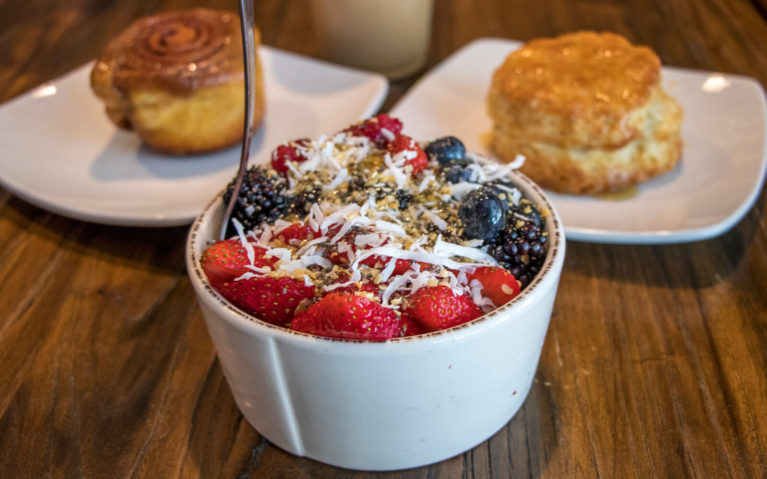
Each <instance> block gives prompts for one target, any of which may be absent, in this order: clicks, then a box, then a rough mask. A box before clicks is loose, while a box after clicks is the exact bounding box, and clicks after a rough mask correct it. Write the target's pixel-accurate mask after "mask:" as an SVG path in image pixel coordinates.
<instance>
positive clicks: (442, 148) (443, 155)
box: [426, 136, 466, 165]
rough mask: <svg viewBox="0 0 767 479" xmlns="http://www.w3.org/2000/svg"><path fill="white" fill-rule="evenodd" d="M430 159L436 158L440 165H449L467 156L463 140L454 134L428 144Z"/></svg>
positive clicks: (427, 151)
mask: <svg viewBox="0 0 767 479" xmlns="http://www.w3.org/2000/svg"><path fill="white" fill-rule="evenodd" d="M426 154H427V155H429V159H431V160H436V161H438V162H439V164H440V165H448V164H450V163H453V162H454V161H458V160H462V159H464V158H465V157H466V147H465V146H463V143H462V142H461V140H459V139H458V138H456V137H454V136H445V137H443V138H438V139H436V140H434V141H432V142H431V143H429V144H428V145H426Z"/></svg>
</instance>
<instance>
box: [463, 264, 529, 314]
mask: <svg viewBox="0 0 767 479" xmlns="http://www.w3.org/2000/svg"><path fill="white" fill-rule="evenodd" d="M467 278H468V279H469V282H471V281H472V280H474V279H476V280H477V281H479V282H480V283H481V284H482V294H483V295H484V296H487V297H488V298H490V300H491V301H492V302H493V304H494V305H495V306H496V307H498V306H501V305H502V304H506V303H508V302H509V301H511V299H512V298H514V297H515V296H516V295H518V294H519V290H520V286H519V281H517V279H516V278H515V277H514V275H513V274H511V273H509V272H508V271H506V270H505V269H503V268H498V267H495V266H483V267H479V268H477V269H476V270H475V271H474V272H473V273H471V274H469V275H467Z"/></svg>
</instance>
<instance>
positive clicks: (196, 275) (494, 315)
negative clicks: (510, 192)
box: [184, 170, 566, 350]
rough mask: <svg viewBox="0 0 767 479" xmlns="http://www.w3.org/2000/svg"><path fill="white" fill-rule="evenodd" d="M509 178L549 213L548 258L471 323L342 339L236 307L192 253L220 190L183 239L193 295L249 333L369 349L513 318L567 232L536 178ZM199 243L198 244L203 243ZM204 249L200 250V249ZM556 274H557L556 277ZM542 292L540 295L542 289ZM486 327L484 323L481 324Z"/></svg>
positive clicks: (554, 267) (557, 262) (549, 268)
mask: <svg viewBox="0 0 767 479" xmlns="http://www.w3.org/2000/svg"><path fill="white" fill-rule="evenodd" d="M509 179H511V180H512V182H513V183H514V184H515V185H516V186H518V187H520V189H521V190H523V192H524V193H525V194H526V196H527V197H528V198H530V196H532V197H533V198H530V199H532V200H533V201H535V202H536V204H538V205H544V206H545V208H546V209H547V210H548V215H547V216H546V217H545V221H546V228H547V230H548V233H549V244H548V246H547V249H546V259H545V260H544V262H543V265H542V266H541V271H540V272H539V273H538V274H537V275H536V276H535V278H534V279H533V281H532V282H530V284H528V285H527V286H526V287H525V289H524V290H523V291H522V292H521V293H520V294H518V295H517V296H516V297H514V298H513V299H512V300H511V301H509V302H507V303H506V304H504V305H502V306H500V307H498V308H496V309H494V310H493V311H491V312H489V313H486V314H484V315H482V316H480V317H479V318H476V319H474V320H472V321H469V322H467V323H464V324H460V325H457V326H453V327H451V328H447V329H442V330H439V331H433V332H428V333H423V334H419V335H414V336H406V337H402V338H391V339H387V340H385V341H369V340H364V339H346V338H329V337H324V336H317V335H314V334H309V333H304V332H300V331H293V330H291V329H288V328H285V327H282V326H277V325H274V324H271V323H268V322H266V321H263V320H261V319H258V318H257V317H255V316H253V315H251V314H248V313H246V312H245V311H242V310H241V309H239V308H238V307H237V306H235V305H234V304H232V303H231V302H229V300H227V299H226V298H224V296H223V295H221V294H220V293H219V292H218V291H216V290H215V289H213V287H212V286H210V284H209V283H208V282H207V279H206V278H205V273H204V272H203V271H202V267H201V265H200V257H199V255H198V254H197V253H196V251H195V246H196V245H197V244H198V243H199V242H200V241H207V240H205V239H201V238H200V230H201V229H202V227H203V225H204V224H206V223H207V222H208V221H211V217H212V216H214V213H215V212H216V208H217V207H218V208H223V201H222V197H223V193H224V190H221V191H220V192H219V193H218V194H216V196H214V197H213V199H212V200H211V201H210V202H209V203H208V204H207V205H206V206H205V208H203V210H202V212H201V213H200V214H199V215H198V216H197V218H195V220H194V222H193V223H192V226H191V227H190V229H189V233H188V235H187V241H186V246H185V253H184V256H185V259H186V264H187V273H188V275H189V277H190V279H191V282H192V285H193V287H194V289H195V292H196V293H197V296H198V300H199V301H206V302H208V303H209V304H210V305H211V306H215V307H216V312H217V313H218V314H217V315H218V316H219V317H220V318H221V319H223V320H225V321H227V322H229V323H231V324H232V325H233V326H235V327H237V328H238V329H241V330H244V331H247V332H248V333H249V334H268V335H271V336H276V338H277V339H283V340H286V341H293V342H296V341H297V342H306V343H307V345H320V346H322V345H330V344H339V345H340V344H345V345H347V346H349V347H356V345H364V347H365V348H369V349H370V350H373V349H377V348H379V347H386V348H392V347H395V345H404V344H426V343H432V344H434V343H439V342H443V341H452V340H457V339H459V338H461V337H464V336H468V335H473V334H476V333H478V332H479V331H480V330H482V329H484V326H488V325H491V324H493V323H496V322H498V321H501V320H504V319H508V318H509V317H512V316H513V314H511V313H513V312H514V311H521V310H524V309H526V308H527V307H529V305H530V304H531V303H535V302H536V300H537V299H538V298H541V297H542V296H540V294H539V295H536V293H538V292H540V291H543V290H544V288H545V286H546V285H545V284H544V283H549V282H551V281H557V282H558V277H559V274H560V273H558V272H559V271H561V267H562V265H563V263H564V255H565V244H566V243H565V232H564V228H563V226H562V220H561V218H560V217H559V214H558V212H557V210H556V208H554V205H553V204H552V202H551V201H550V199H549V198H548V197H547V196H546V194H545V193H544V192H543V190H542V189H541V187H540V186H538V185H537V184H536V183H535V182H534V181H532V180H531V179H530V178H528V177H527V176H525V175H524V174H523V173H521V172H520V171H518V170H514V171H512V172H510V173H509ZM201 246H202V245H201ZM203 250H204V248H201V250H200V253H201V252H202V251H203ZM555 275H556V277H554V276H555ZM541 294H542V293H541ZM483 325H484V326H483Z"/></svg>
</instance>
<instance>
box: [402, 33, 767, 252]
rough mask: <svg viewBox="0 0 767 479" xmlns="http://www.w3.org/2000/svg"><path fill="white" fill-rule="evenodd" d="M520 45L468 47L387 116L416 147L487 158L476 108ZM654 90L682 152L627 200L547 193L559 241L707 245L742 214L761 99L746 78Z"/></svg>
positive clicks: (750, 199)
mask: <svg viewBox="0 0 767 479" xmlns="http://www.w3.org/2000/svg"><path fill="white" fill-rule="evenodd" d="M520 45H521V43H519V42H515V41H511V40H502V39H481V40H477V41H475V42H473V43H471V44H469V45H467V46H465V47H464V48H462V49H461V50H459V51H458V52H456V53H455V54H453V55H452V56H451V57H449V58H448V59H446V60H445V61H443V62H442V63H441V64H439V65H438V66H437V67H435V68H434V69H433V70H432V71H431V72H429V73H428V74H427V75H425V76H424V77H423V78H421V80H419V81H418V83H417V84H416V85H415V86H414V87H413V88H412V89H411V90H410V91H409V92H408V93H407V94H406V95H405V96H404V97H403V98H402V99H401V100H400V101H399V102H398V103H397V105H396V106H395V107H394V108H393V109H392V112H391V114H392V115H393V116H396V117H399V118H400V119H401V120H402V121H403V122H404V124H405V131H406V132H408V134H409V135H410V136H412V137H414V138H417V139H419V140H421V141H427V140H432V139H435V138H438V137H440V136H445V135H455V136H456V137H458V138H460V139H461V140H463V142H464V143H465V144H466V147H467V148H468V149H470V150H473V151H476V152H480V153H485V154H488V155H489V154H490V152H489V151H488V149H487V138H488V136H489V132H490V131H491V127H492V125H491V121H490V118H489V117H488V116H487V114H486V110H485V95H486V94H487V91H488V88H489V86H490V79H491V76H492V74H493V72H494V71H495V69H496V68H497V67H499V66H500V65H501V63H503V60H504V59H505V58H506V56H507V55H508V54H509V53H511V52H512V51H513V50H515V49H517V48H519V46H520ZM663 86H664V88H665V89H666V91H667V92H668V93H669V94H671V95H672V96H674V97H675V98H676V99H677V100H678V101H679V103H680V104H681V105H682V107H683V108H684V123H683V125H682V138H683V141H684V151H683V156H682V161H680V163H679V164H678V165H677V167H676V168H675V169H674V170H672V171H670V172H669V173H666V174H664V175H661V176H659V177H657V178H654V179H652V180H650V181H648V182H646V183H643V184H641V185H639V187H638V188H637V191H636V194H633V195H630V196H629V197H625V198H622V199H621V198H620V196H615V197H613V198H612V199H609V197H599V196H585V195H584V196H575V195H562V194H556V193H553V192H548V195H549V197H550V198H551V200H552V202H553V203H554V206H555V207H556V208H557V211H559V214H560V215H561V217H562V222H563V223H564V226H565V232H566V235H567V238H568V239H573V240H578V241H591V242H599V243H677V242H684V241H694V240H700V239H705V238H711V237H713V236H716V235H719V234H721V233H723V232H725V231H727V230H728V229H730V228H731V227H732V226H734V225H735V224H736V223H737V222H738V221H739V220H740V219H741V218H742V217H743V216H744V215H745V214H746V212H747V211H748V210H749V209H750V208H751V206H752V205H753V203H754V201H755V200H756V197H757V196H758V195H759V190H760V188H761V185H762V183H763V181H764V176H765V164H767V154H766V152H765V135H767V126H766V125H767V122H766V121H765V116H766V114H767V109H766V108H765V96H764V90H763V89H762V87H761V85H760V84H759V82H757V81H756V80H754V79H752V78H748V77H743V76H737V75H723V74H718V73H712V72H700V71H691V70H683V69H679V68H670V67H664V68H663Z"/></svg>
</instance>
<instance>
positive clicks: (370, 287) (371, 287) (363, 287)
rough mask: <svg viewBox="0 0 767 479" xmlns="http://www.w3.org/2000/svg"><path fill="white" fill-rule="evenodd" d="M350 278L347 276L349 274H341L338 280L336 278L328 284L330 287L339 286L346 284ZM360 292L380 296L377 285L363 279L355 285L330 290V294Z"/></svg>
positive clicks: (379, 289)
mask: <svg viewBox="0 0 767 479" xmlns="http://www.w3.org/2000/svg"><path fill="white" fill-rule="evenodd" d="M350 277H351V276H349V274H347V273H341V274H339V275H338V278H336V280H335V281H333V282H332V283H331V284H330V286H332V285H334V284H339V283H341V284H343V283H346V282H348V281H349V278H350ZM360 291H362V292H366V293H373V294H374V295H376V296H380V295H381V288H379V287H378V285H376V284H375V283H373V282H372V281H369V280H367V279H363V280H360V281H357V282H356V283H352V284H350V285H347V286H341V287H340V288H336V289H333V290H331V292H332V293H349V294H354V293H358V292H360ZM327 294H330V293H327Z"/></svg>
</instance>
